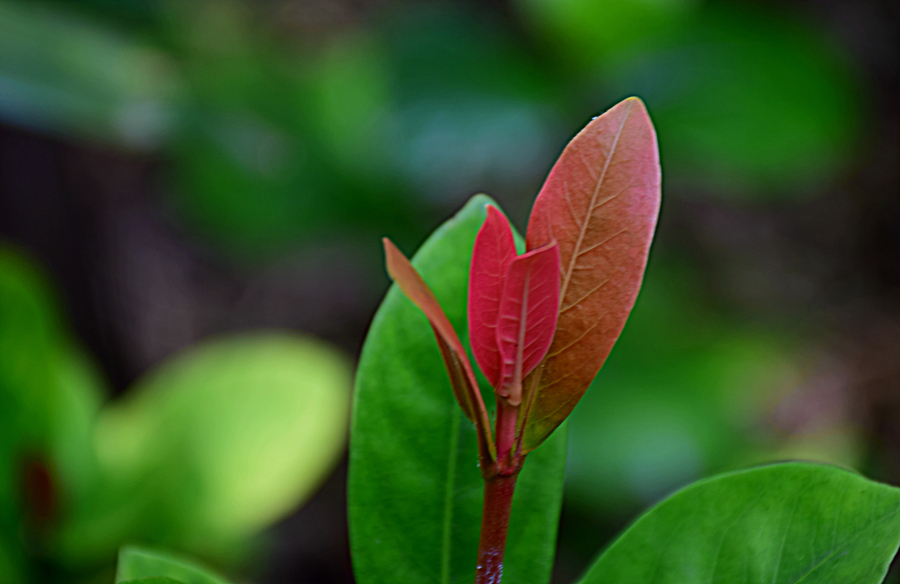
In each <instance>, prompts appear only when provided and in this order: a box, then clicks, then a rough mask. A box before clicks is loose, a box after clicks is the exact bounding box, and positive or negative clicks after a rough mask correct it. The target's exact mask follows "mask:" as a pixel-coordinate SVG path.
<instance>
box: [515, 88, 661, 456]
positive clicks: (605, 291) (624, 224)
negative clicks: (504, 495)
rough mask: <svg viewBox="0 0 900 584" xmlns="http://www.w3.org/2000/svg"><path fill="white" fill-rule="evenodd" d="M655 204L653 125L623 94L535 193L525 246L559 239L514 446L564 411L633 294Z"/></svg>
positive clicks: (538, 437)
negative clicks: (546, 321) (537, 356)
mask: <svg viewBox="0 0 900 584" xmlns="http://www.w3.org/2000/svg"><path fill="white" fill-rule="evenodd" d="M659 206H660V166H659V152H658V149H657V144H656V132H655V130H654V129H653V124H652V123H651V121H650V117H649V116H648V114H647V110H646V108H645V107H644V104H643V102H641V100H639V99H637V98H629V99H626V100H625V101H623V102H621V103H619V104H617V105H616V106H614V107H613V108H612V109H610V110H609V111H607V112H606V113H604V114H603V115H601V116H599V117H598V118H595V119H594V120H593V121H591V123H590V124H588V125H587V127H586V128H584V130H582V131H581V132H580V133H579V134H578V135H577V136H576V137H575V138H574V139H573V140H572V141H571V142H570V143H569V145H568V146H567V147H566V149H565V150H564V151H563V153H562V156H561V157H560V158H559V160H558V161H557V163H556V165H555V166H554V167H553V169H552V170H551V171H550V175H549V176H548V177H547V181H546V183H544V186H543V188H542V189H541V192H540V193H539V194H538V197H537V200H536V201H535V204H534V208H533V209H532V212H531V218H530V221H529V224H528V233H527V237H526V241H527V244H528V249H530V250H533V249H538V248H540V247H543V246H545V245H547V244H548V243H550V242H552V241H557V242H558V243H559V253H560V260H561V270H560V277H561V283H560V298H561V301H560V305H559V321H558V324H557V330H556V335H555V336H554V338H553V343H552V344H551V346H550V350H549V352H548V353H547V356H546V358H545V359H544V362H543V365H542V366H541V367H538V368H537V369H535V370H534V371H533V372H532V374H531V375H530V376H529V377H528V378H527V379H526V380H525V384H524V395H525V397H524V399H525V401H526V406H525V407H526V412H525V422H524V431H523V433H522V452H523V453H527V452H529V451H531V450H533V449H534V448H535V447H537V446H538V445H539V444H540V443H541V442H543V440H544V439H545V438H546V437H547V436H548V435H549V434H550V433H551V432H552V431H553V430H554V429H555V428H556V427H557V426H558V425H559V424H560V423H561V422H562V421H563V420H564V419H565V418H566V417H567V416H568V415H569V414H570V413H571V411H572V409H573V408H574V407H575V404H577V403H578V400H579V399H580V398H581V396H582V395H583V394H584V392H585V390H586V389H587V388H588V386H589V385H590V384H591V382H592V381H593V379H594V377H595V376H596V375H597V372H598V371H599V370H600V367H601V366H602V365H603V362H604V361H605V360H606V357H607V356H608V355H609V352H610V351H611V350H612V347H613V344H614V343H615V341H616V339H617V338H618V337H619V334H620V333H621V332H622V328H623V327H624V326H625V321H626V319H627V318H628V314H629V313H630V312H631V308H632V306H634V302H635V300H636V299H637V294H638V290H639V289H640V286H641V280H642V279H643V275H644V269H645V267H646V265H647V256H648V253H649V251H650V243H651V241H652V239H653V232H654V229H655V227H656V219H657V216H658V214H659Z"/></svg>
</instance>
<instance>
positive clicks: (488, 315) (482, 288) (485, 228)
mask: <svg viewBox="0 0 900 584" xmlns="http://www.w3.org/2000/svg"><path fill="white" fill-rule="evenodd" d="M515 257H516V244H515V242H514V241H513V235H512V230H511V229H510V226H509V222H508V221H507V220H506V218H505V217H504V216H503V215H502V214H501V213H500V211H498V210H497V208H496V207H494V206H493V205H489V206H488V208H487V218H486V219H485V221H484V224H483V225H482V226H481V229H480V230H478V235H477V236H476V237H475V246H474V248H473V250H472V266H471V268H470V269H469V303H468V322H469V340H470V343H471V345H472V354H473V355H475V361H476V362H477V363H478V366H479V367H480V368H481V372H482V373H484V376H485V377H486V378H487V380H488V381H489V382H490V384H491V387H495V388H496V387H500V385H501V378H502V373H501V369H502V365H501V359H502V357H501V354H500V347H499V346H498V342H497V322H498V320H499V318H500V304H501V299H502V298H503V282H504V279H505V277H506V273H507V270H508V269H509V265H510V263H511V262H512V261H513V260H514V259H515Z"/></svg>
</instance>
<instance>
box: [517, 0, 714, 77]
mask: <svg viewBox="0 0 900 584" xmlns="http://www.w3.org/2000/svg"><path fill="white" fill-rule="evenodd" d="M515 5H516V6H517V7H518V8H519V10H520V11H521V12H522V13H523V15H524V16H525V17H526V18H527V19H528V21H529V24H530V25H531V26H532V27H533V28H535V29H537V30H538V31H539V32H540V33H542V34H543V35H544V36H545V37H547V39H548V40H549V41H551V42H552V43H553V44H555V45H556V48H557V50H558V51H560V52H562V53H563V54H564V55H565V56H567V57H568V58H569V60H571V61H573V62H575V63H576V64H578V65H579V66H583V67H590V66H593V65H595V64H596V63H597V62H598V61H602V60H603V59H604V58H606V57H608V56H609V55H610V54H613V53H617V52H620V51H623V50H626V49H628V48H631V47H633V46H635V45H640V44H641V43H643V42H647V40H648V39H653V38H654V37H656V36H658V35H659V34H660V33H663V32H665V31H667V30H668V29H670V28H672V27H674V26H677V25H678V24H680V23H681V22H683V21H684V20H686V19H689V18H690V17H691V15H692V13H693V12H694V11H695V10H696V8H697V7H698V6H699V5H700V1H699V0H653V1H648V0H517V1H516V2H515Z"/></svg>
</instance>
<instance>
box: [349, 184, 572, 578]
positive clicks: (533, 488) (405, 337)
mask: <svg viewBox="0 0 900 584" xmlns="http://www.w3.org/2000/svg"><path fill="white" fill-rule="evenodd" d="M488 203H491V201H490V199H489V198H487V197H485V196H477V197H474V198H473V199H472V200H471V201H469V203H468V204H467V205H466V206H465V207H464V208H463V209H462V210H461V211H460V212H459V213H458V214H457V215H456V216H455V217H454V218H453V219H451V220H450V221H448V222H447V223H445V224H444V225H443V226H441V227H440V228H439V229H438V230H437V231H435V233H434V234H433V235H432V236H431V237H430V238H429V239H428V240H427V241H426V242H425V244H423V245H422V247H421V248H420V249H419V251H418V253H417V254H416V255H415V257H414V258H413V264H414V265H415V267H416V269H417V270H418V271H419V273H420V274H421V275H422V277H423V279H424V280H425V281H426V282H427V283H428V285H429V287H430V288H431V290H432V291H433V292H434V295H435V296H436V297H437V299H438V301H439V302H440V304H441V306H442V307H443V309H444V312H445V313H446V315H447V318H448V319H449V320H450V322H451V323H452V325H453V326H454V328H455V329H456V330H457V331H459V332H462V331H464V330H465V323H466V289H467V281H468V273H469V262H470V257H471V254H472V246H473V244H474V240H475V235H476V233H477V231H478V229H479V228H480V227H481V224H482V223H483V221H484V218H485V215H486V211H485V205H487V204H488ZM463 336H465V335H463ZM354 399H355V403H354V409H353V422H352V428H351V440H350V476H349V480H348V493H347V494H348V511H349V521H350V545H351V550H352V553H353V563H354V571H355V574H356V578H357V581H358V582H360V584H380V583H382V582H422V583H430V582H435V583H441V584H449V583H465V584H469V583H470V582H472V580H473V579H474V574H475V562H476V555H477V549H478V536H479V529H480V523H481V500H482V488H483V483H482V479H481V473H480V472H479V469H478V466H477V461H478V451H477V446H476V436H475V432H474V429H473V426H472V424H471V423H470V422H469V421H468V420H467V419H466V418H465V416H464V415H463V413H462V411H461V410H460V408H459V406H458V405H457V404H456V400H455V399H454V396H453V392H452V390H451V388H450V383H449V381H448V380H447V375H446V373H445V372H444V366H443V364H442V362H441V356H440V353H439V351H438V347H437V344H436V342H435V340H434V334H433V333H432V331H431V327H430V326H429V325H428V321H427V320H426V318H425V317H424V316H423V315H422V313H421V311H419V309H418V308H416V307H415V306H414V305H413V304H412V302H410V301H409V300H408V299H407V298H406V297H405V296H403V294H402V293H401V291H400V290H399V289H398V288H396V287H392V288H391V290H390V291H389V292H388V294H387V296H386V297H385V300H384V302H383V303H382V305H381V308H380V309H379V310H378V313H377V314H376V315H375V319H374V321H373V323H372V327H371V329H370V331H369V335H368V337H367V339H366V343H365V345H364V347H363V352H362V357H361V359H360V364H359V369H358V372H357V378H356V394H355V398H354ZM565 449H566V436H565V431H564V429H563V430H561V431H560V432H557V433H556V434H555V435H554V436H553V437H552V438H551V439H550V440H549V441H548V443H547V444H546V445H545V446H544V447H543V448H541V449H539V450H537V451H536V452H534V453H533V454H532V455H531V456H529V458H528V459H527V460H526V462H525V467H524V470H523V471H522V474H521V475H520V477H519V481H518V485H517V488H516V494H515V499H514V501H513V510H512V516H511V518H510V530H509V541H508V545H507V553H506V566H505V570H504V574H505V581H508V582H516V583H522V584H531V583H534V584H538V583H545V582H547V581H548V580H549V578H550V569H551V567H552V563H553V553H554V548H555V543H556V541H555V540H556V529H557V524H558V521H559V508H560V502H561V495H562V478H563V477H562V473H563V468H564V466H565Z"/></svg>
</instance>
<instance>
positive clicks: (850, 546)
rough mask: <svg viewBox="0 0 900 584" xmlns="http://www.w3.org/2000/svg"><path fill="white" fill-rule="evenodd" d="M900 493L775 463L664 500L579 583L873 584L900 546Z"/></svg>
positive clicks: (841, 473) (840, 473)
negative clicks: (767, 582) (767, 583)
mask: <svg viewBox="0 0 900 584" xmlns="http://www.w3.org/2000/svg"><path fill="white" fill-rule="evenodd" d="M898 511H900V490H898V489H896V488H894V487H890V486H887V485H882V484H878V483H874V482H872V481H869V480H867V479H865V478H863V477H861V476H859V475H856V474H854V473H851V472H848V471H846V470H843V469H839V468H836V467H828V466H819V465H812V464H799V463H794V464H780V465H773V466H767V467H762V468H756V469H752V470H747V471H741V472H736V473H732V474H727V475H721V476H718V477H714V478H712V479H708V480H705V481H701V482H699V483H695V484H693V485H691V486H689V487H687V488H686V489H684V490H682V491H679V492H678V493H676V494H675V495H672V496H671V497H669V498H668V499H666V500H665V501H663V502H662V503H660V504H659V505H657V506H656V507H654V508H653V509H651V510H650V511H648V512H647V513H646V514H644V515H643V516H642V517H641V518H640V519H638V520H637V522H635V523H634V525H632V526H631V527H630V528H628V530H626V531H625V533H623V534H622V535H621V536H620V537H619V539H617V540H616V541H615V542H614V543H613V544H612V545H611V546H610V547H609V549H608V550H606V552H604V553H603V555H602V556H600V559H599V560H598V561H597V563H596V564H594V566H593V567H592V568H591V569H590V570H589V571H588V573H587V576H585V578H584V580H582V584H613V583H615V584H645V583H646V584H649V583H650V582H654V583H672V584H675V583H677V584H695V583H696V584H701V583H703V584H707V583H722V584H726V583H727V584H731V583H734V582H748V581H750V582H762V581H771V582H774V583H788V582H794V583H797V582H801V581H802V582H803V583H804V584H807V583H808V584H832V583H836V582H841V583H851V582H852V583H853V584H877V583H878V582H881V581H882V579H883V578H884V575H885V573H886V572H887V569H888V566H889V565H890V562H891V559H892V558H893V557H894V554H895V553H896V552H897V547H898V545H900V513H898Z"/></svg>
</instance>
